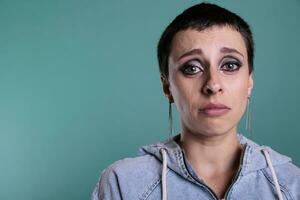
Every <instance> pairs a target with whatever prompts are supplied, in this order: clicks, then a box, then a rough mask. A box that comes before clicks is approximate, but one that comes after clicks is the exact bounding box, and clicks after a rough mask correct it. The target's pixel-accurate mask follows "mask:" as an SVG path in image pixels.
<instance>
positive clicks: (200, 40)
mask: <svg viewBox="0 0 300 200" xmlns="http://www.w3.org/2000/svg"><path fill="white" fill-rule="evenodd" d="M222 47H228V48H234V49H236V50H238V51H239V52H241V53H242V54H243V55H244V56H245V57H246V56H247V49H246V45H245V42H244V40H243V37H242V35H241V34H240V33H239V32H238V31H236V30H234V29H233V28H231V27H228V26H222V27H220V26H213V27H210V28H207V29H204V30H201V31H198V30H195V29H187V30H184V31H179V32H178V33H176V34H175V36H174V38H173V42H172V46H171V52H170V57H173V58H174V59H176V58H178V57H180V56H181V55H182V54H184V53H185V52H188V51H190V50H192V49H196V48H199V49H202V51H203V52H204V54H205V53H209V52H211V51H213V50H219V49H221V48H222Z"/></svg>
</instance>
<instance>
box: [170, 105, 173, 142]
mask: <svg viewBox="0 0 300 200" xmlns="http://www.w3.org/2000/svg"><path fill="white" fill-rule="evenodd" d="M172 135H173V117H172V103H171V101H169V137H172Z"/></svg>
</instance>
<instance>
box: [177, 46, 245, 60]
mask: <svg viewBox="0 0 300 200" xmlns="http://www.w3.org/2000/svg"><path fill="white" fill-rule="evenodd" d="M220 52H221V53H237V54H239V55H241V56H242V57H244V55H243V54H242V53H240V52H239V51H238V50H236V49H233V48H229V47H222V48H221V50H220ZM197 54H198V55H201V54H203V51H202V50H201V49H193V50H191V51H188V52H186V53H184V54H182V55H181V56H180V57H179V58H178V60H180V59H182V58H184V57H187V56H191V55H197Z"/></svg>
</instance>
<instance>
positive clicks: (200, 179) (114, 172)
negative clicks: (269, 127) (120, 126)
mask: <svg viewBox="0 0 300 200" xmlns="http://www.w3.org/2000/svg"><path fill="white" fill-rule="evenodd" d="M253 52H254V48H253V40H252V33H251V30H250V28H249V26H248V24H247V23H246V22H245V21H244V20H243V19H241V18H240V17H239V16H237V15H236V14H234V13H232V12H230V11H228V10H226V9H224V8H221V7H219V6H217V5H214V4H208V3H201V4H198V5H195V6H193V7H191V8H189V9H187V10H185V11H184V12H183V13H182V14H180V15H179V16H177V17H176V18H175V19H174V20H173V22H172V23H171V24H170V25H169V26H168V27H167V28H166V30H165V31H164V33H163V34H162V36H161V39H160V41H159V45H158V60H159V66H160V73H161V81H162V85H163V91H164V94H165V96H166V97H167V99H168V101H169V102H170V105H171V103H173V102H174V103H175V105H176V107H177V110H178V112H179V114H180V119H181V127H182V130H181V133H180V134H179V135H177V136H175V137H174V138H171V139H169V140H168V141H166V142H163V143H158V144H154V145H149V146H145V147H143V148H142V149H141V155H140V156H139V157H136V158H127V159H124V160H120V161H118V162H116V163H114V164H112V165H111V166H109V167H108V168H107V169H106V170H104V172H103V173H102V175H101V177H100V181H99V183H98V184H97V186H96V188H95V190H94V193H93V197H92V199H95V200H96V199H101V200H108V199H111V200H117V199H124V200H127V199H128V200H134V199H139V200H142V199H147V200H152V199H153V200H154V199H171V200H179V199H300V170H299V169H298V168H297V167H296V166H295V165H293V164H292V163H291V159H290V158H288V157H286V156H284V155H281V154H279V153H277V152H275V151H274V150H272V149H271V148H269V147H265V146H258V145H257V144H255V143H254V142H252V141H250V140H249V139H247V138H245V137H244V136H241V135H239V134H237V125H238V122H239V121H240V119H241V117H242V115H243V113H244V112H245V110H246V107H247V105H249V101H250V96H251V90H252V88H253V79H252V71H253Z"/></svg>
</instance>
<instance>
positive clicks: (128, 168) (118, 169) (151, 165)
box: [103, 155, 160, 177]
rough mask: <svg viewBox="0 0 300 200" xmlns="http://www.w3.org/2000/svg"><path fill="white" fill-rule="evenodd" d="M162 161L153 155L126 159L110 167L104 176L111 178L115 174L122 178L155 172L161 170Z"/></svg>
mask: <svg viewBox="0 0 300 200" xmlns="http://www.w3.org/2000/svg"><path fill="white" fill-rule="evenodd" d="M159 166H160V161H159V160H158V159H156V158H155V157H153V156H151V155H143V156H138V157H134V158H124V159H122V160H118V161H116V162H114V163H113V164H111V165H109V166H108V167H107V168H106V169H105V170H104V171H103V175H105V176H109V175H111V174H115V175H117V176H119V177H120V176H122V175H123V174H126V175H128V173H129V174H138V173H145V170H149V171H154V170H155V169H156V168H159Z"/></svg>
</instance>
